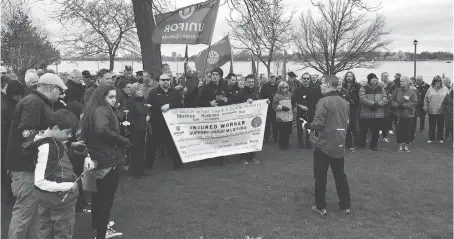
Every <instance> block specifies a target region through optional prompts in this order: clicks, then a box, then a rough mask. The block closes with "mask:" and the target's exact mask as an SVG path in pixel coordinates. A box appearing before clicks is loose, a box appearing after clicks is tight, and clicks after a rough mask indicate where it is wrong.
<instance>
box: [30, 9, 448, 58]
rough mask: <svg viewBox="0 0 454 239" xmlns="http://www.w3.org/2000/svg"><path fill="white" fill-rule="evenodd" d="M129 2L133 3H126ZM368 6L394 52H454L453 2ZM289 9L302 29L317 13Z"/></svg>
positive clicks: (41, 14)
mask: <svg viewBox="0 0 454 239" xmlns="http://www.w3.org/2000/svg"><path fill="white" fill-rule="evenodd" d="M125 1H129V0H125ZM170 1H173V2H174V4H175V6H176V8H181V7H185V6H188V5H190V4H193V3H196V2H201V1H203V0H170ZM366 1H367V2H368V4H370V5H373V6H377V4H379V3H380V2H381V5H380V6H381V9H380V10H379V12H381V13H383V14H384V15H385V17H386V22H387V29H388V30H391V35H390V36H389V39H391V40H393V43H392V44H391V45H390V46H389V50H391V51H399V50H402V51H408V52H412V51H413V43H412V42H413V40H415V39H417V40H418V41H419V44H418V52H420V51H432V52H433V51H449V52H453V1H452V0H417V1H416V0H413V1H411V0H381V1H380V0H366ZM49 2H50V1H47V2H44V3H43V2H38V3H35V4H33V5H32V6H31V14H32V16H33V19H34V21H35V22H36V23H38V24H39V25H41V26H43V27H44V28H45V29H47V31H48V32H49V33H50V34H51V38H57V37H59V36H61V32H62V31H63V30H62V29H63V28H62V26H60V25H59V23H57V22H55V21H53V20H51V19H50V17H49V14H48V13H47V12H48V11H47V10H48V9H52V7H53V6H52V4H50V3H49ZM284 2H285V4H286V5H287V6H288V8H289V9H294V10H296V11H297V12H296V16H297V17H295V20H294V23H293V24H294V26H295V27H296V26H298V21H299V20H298V16H299V15H300V14H301V13H302V12H303V11H307V10H308V9H313V8H312V6H311V4H310V0H284ZM228 15H229V8H228V7H227V6H222V7H221V8H220V9H219V13H218V18H217V22H216V26H215V31H214V36H213V43H214V42H216V41H218V40H220V39H221V38H222V37H223V36H224V35H225V34H227V33H228V32H229V26H228V25H227V23H226V21H225V18H226V17H227V16H228ZM207 47H208V46H206V45H196V46H189V55H193V54H197V53H198V52H199V51H201V50H203V49H205V48H207ZM172 52H177V53H178V54H184V45H163V46H162V53H163V54H164V55H171V53H172Z"/></svg>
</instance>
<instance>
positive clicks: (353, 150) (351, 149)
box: [347, 148, 355, 153]
mask: <svg viewBox="0 0 454 239" xmlns="http://www.w3.org/2000/svg"><path fill="white" fill-rule="evenodd" d="M347 152H349V153H354V152H355V149H354V148H349V149H347Z"/></svg>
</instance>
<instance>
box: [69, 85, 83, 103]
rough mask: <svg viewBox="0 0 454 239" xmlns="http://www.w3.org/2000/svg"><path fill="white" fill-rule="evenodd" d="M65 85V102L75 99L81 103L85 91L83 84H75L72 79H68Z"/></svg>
mask: <svg viewBox="0 0 454 239" xmlns="http://www.w3.org/2000/svg"><path fill="white" fill-rule="evenodd" d="M66 86H67V87H68V89H67V90H66V91H65V95H66V98H65V102H67V103H69V102H71V101H76V102H79V103H83V99H84V93H85V90H84V87H83V85H82V84H77V83H75V82H74V81H72V80H68V82H67V83H66Z"/></svg>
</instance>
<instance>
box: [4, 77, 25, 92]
mask: <svg viewBox="0 0 454 239" xmlns="http://www.w3.org/2000/svg"><path fill="white" fill-rule="evenodd" d="M24 92H25V89H24V86H23V85H22V84H21V83H20V82H19V81H17V80H12V81H10V82H9V84H8V86H7V87H6V95H8V96H13V95H22V94H24Z"/></svg>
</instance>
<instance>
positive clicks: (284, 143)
mask: <svg viewBox="0 0 454 239" xmlns="http://www.w3.org/2000/svg"><path fill="white" fill-rule="evenodd" d="M277 125H278V128H279V147H280V148H283V149H288V148H289V146H290V142H289V141H290V134H291V133H292V122H277Z"/></svg>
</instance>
